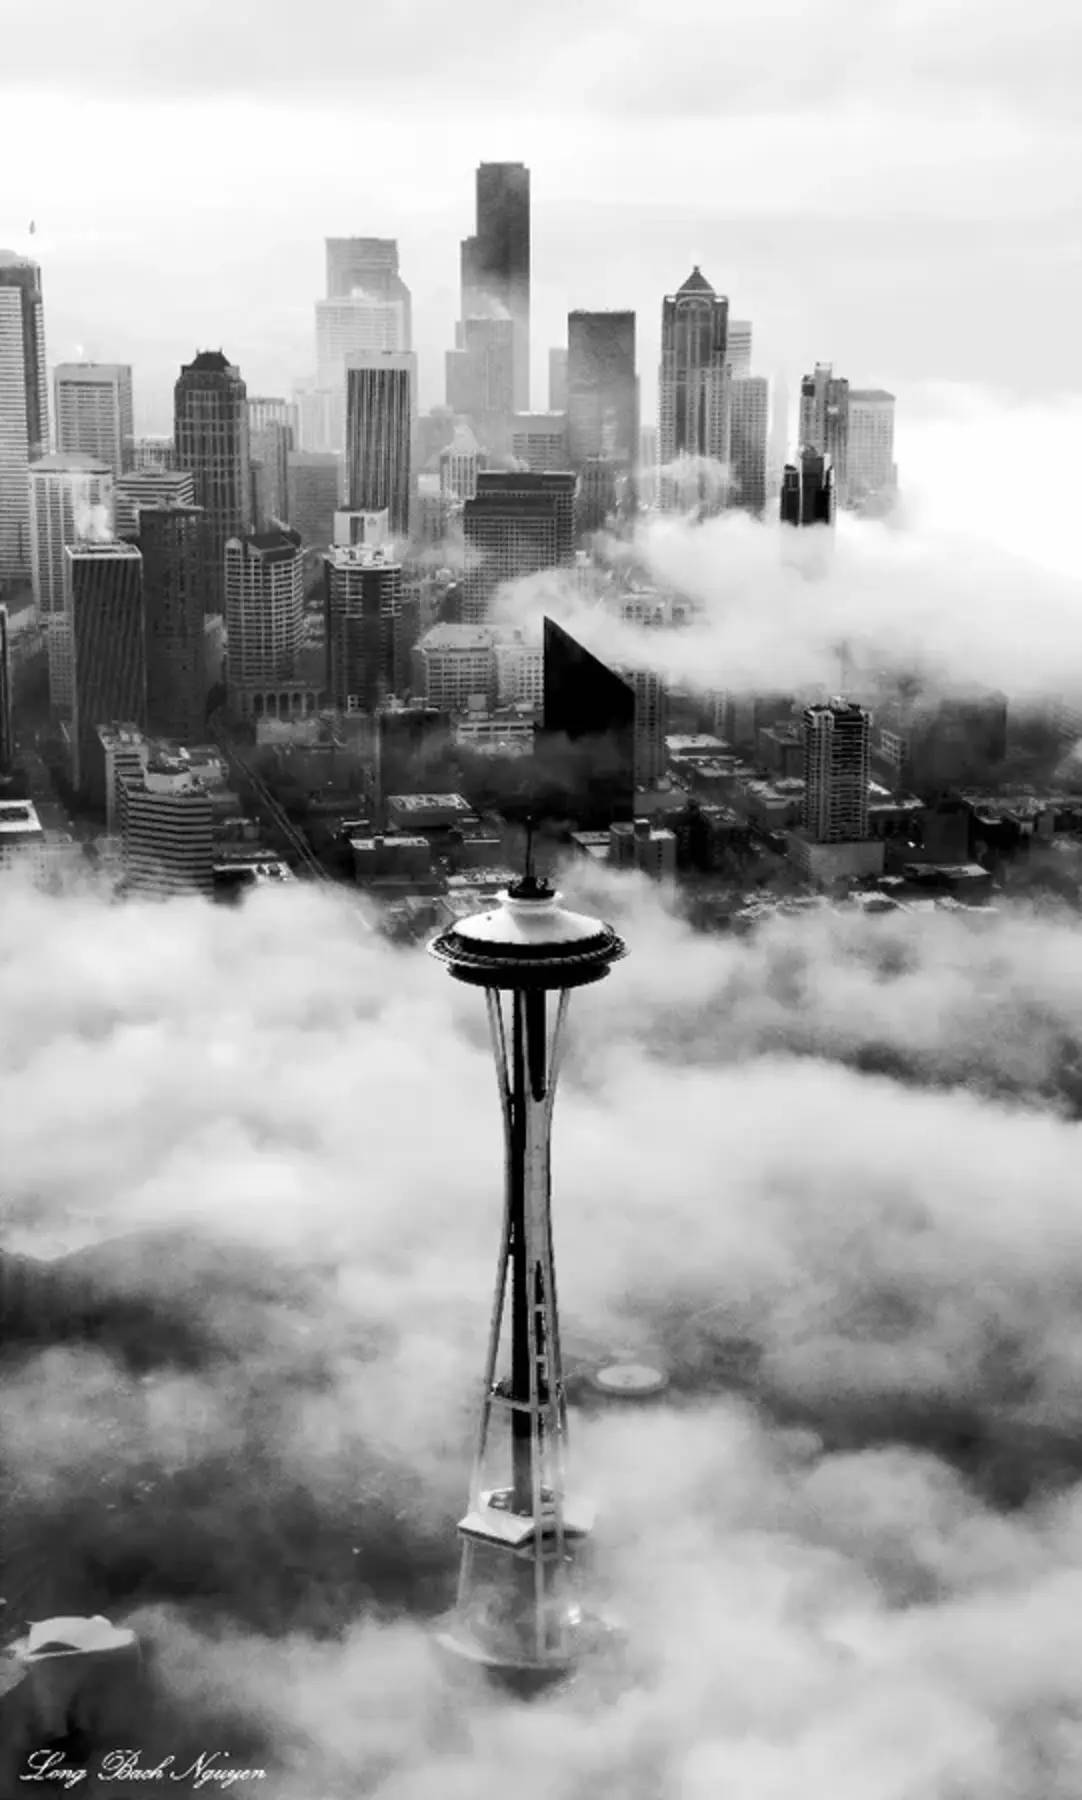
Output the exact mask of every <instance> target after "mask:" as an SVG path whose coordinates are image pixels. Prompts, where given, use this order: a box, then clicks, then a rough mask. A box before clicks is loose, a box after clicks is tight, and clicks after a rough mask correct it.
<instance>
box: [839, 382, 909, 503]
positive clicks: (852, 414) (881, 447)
mask: <svg viewBox="0 0 1082 1800" xmlns="http://www.w3.org/2000/svg"><path fill="white" fill-rule="evenodd" d="M897 482H898V471H897V469H896V467H895V464H894V395H893V394H888V393H887V391H886V389H885V388H850V390H849V498H850V500H853V501H860V500H865V499H870V498H871V497H872V496H873V495H876V494H888V493H891V492H892V491H893V490H894V488H895V487H896V486H897Z"/></svg>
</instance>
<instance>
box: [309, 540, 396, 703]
mask: <svg viewBox="0 0 1082 1800" xmlns="http://www.w3.org/2000/svg"><path fill="white" fill-rule="evenodd" d="M323 571H324V612H325V619H326V647H327V693H328V695H329V697H330V702H331V705H332V706H333V707H335V708H336V709H337V710H338V711H339V712H368V713H371V712H375V710H376V708H377V707H378V706H380V705H381V704H382V703H383V702H384V701H385V700H387V699H388V697H389V696H390V695H392V694H394V693H395V692H396V691H397V690H398V689H400V688H402V687H405V686H406V685H407V683H406V671H405V670H404V669H399V668H397V667H396V660H397V659H396V657H395V644H396V625H397V622H398V620H399V618H400V617H401V613H402V564H401V563H400V562H399V561H397V560H396V558H395V557H394V555H393V552H390V551H388V550H387V549H385V548H383V547H382V546H380V545H370V544H351V545H348V546H339V547H337V548H336V549H333V550H330V551H328V553H327V555H326V556H325V557H324V559H323Z"/></svg>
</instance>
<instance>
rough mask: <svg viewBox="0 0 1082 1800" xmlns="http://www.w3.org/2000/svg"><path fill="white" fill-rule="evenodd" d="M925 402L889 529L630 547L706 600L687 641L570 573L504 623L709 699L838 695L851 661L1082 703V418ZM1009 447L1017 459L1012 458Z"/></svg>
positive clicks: (904, 460) (548, 582)
mask: <svg viewBox="0 0 1082 1800" xmlns="http://www.w3.org/2000/svg"><path fill="white" fill-rule="evenodd" d="M913 400H914V403H915V404H916V405H917V406H918V407H920V408H921V410H920V411H918V412H917V415H916V417H915V418H914V419H911V420H910V421H909V424H908V428H907V430H908V445H907V444H906V442H905V440H904V437H903V442H902V444H901V446H900V449H899V459H900V462H901V479H902V496H903V497H902V504H901V507H900V509H899V513H898V515H897V517H896V518H894V519H891V520H890V521H888V522H885V523H878V522H872V521H869V520H863V519H854V518H853V517H851V516H850V515H847V514H844V513H843V514H841V515H840V517H839V520H838V526H837V531H836V534H835V540H834V543H833V546H832V547H829V534H828V533H827V532H826V531H824V530H822V529H820V528H815V529H813V530H810V531H794V530H792V529H791V528H789V527H782V526H780V525H778V524H777V523H776V522H774V521H773V520H768V521H766V522H765V523H761V524H760V523H757V522H756V521H754V520H751V519H748V518H746V517H745V516H743V515H741V514H728V515H723V516H722V517H720V518H718V519H716V520H711V521H708V522H706V523H705V524H702V525H690V524H688V523H687V522H685V521H684V520H682V519H679V518H671V517H670V518H666V517H660V518H658V517H655V518H651V519H648V520H647V521H646V522H645V523H644V524H643V526H642V527H641V529H640V531H639V534H638V536H637V538H636V540H635V543H634V546H633V550H634V554H635V556H636V559H637V562H638V564H639V567H640V570H641V573H642V575H643V576H644V577H645V579H646V580H647V581H648V582H652V583H654V584H655V585H656V586H657V587H658V588H659V589H660V590H662V591H663V592H675V593H678V594H683V595H685V596H687V597H688V598H689V599H690V600H692V601H693V602H694V603H695V606H696V609H697V616H696V617H695V619H694V622H693V623H692V625H691V626H690V627H689V628H688V629H687V630H684V631H681V632H659V631H656V630H650V631H645V632H644V631H641V630H639V629H637V628H635V627H632V626H624V625H621V624H620V622H619V621H614V620H613V619H612V618H611V617H610V616H608V614H607V613H606V612H605V611H604V610H603V609H601V608H599V607H598V605H597V603H596V602H595V601H593V600H591V599H588V598H585V597H584V596H582V595H581V594H580V593H577V592H576V591H575V589H574V587H573V585H572V584H571V583H569V582H566V581H565V580H564V579H563V578H562V577H560V576H558V575H556V574H548V575H540V576H536V577H533V578H532V579H531V580H529V581H525V582H522V583H519V584H518V586H517V587H516V588H515V589H513V590H512V591H511V592H510V593H509V594H508V595H506V596H505V598H504V602H503V606H504V612H505V615H506V616H507V617H508V618H510V619H512V620H514V621H515V622H518V623H522V622H524V621H529V622H536V621H537V620H539V618H540V617H541V616H542V615H543V614H544V613H546V612H548V613H550V614H551V615H552V616H553V617H555V618H556V619H558V620H559V621H560V622H561V623H562V624H565V625H566V626H567V628H568V629H569V630H570V631H571V632H572V633H575V632H578V633H579V634H580V635H581V636H582V638H583V640H584V641H585V642H586V643H588V644H589V645H590V647H591V648H593V649H595V650H596V651H597V653H598V654H599V655H602V656H603V657H607V658H609V659H610V660H612V661H616V662H626V663H628V664H630V665H632V666H647V667H652V668H655V669H657V670H658V672H659V673H661V674H662V675H664V676H665V677H667V678H668V679H670V680H673V681H676V682H680V683H683V684H687V685H690V686H692V687H695V688H698V689H700V690H706V689H711V688H721V689H724V688H735V689H750V690H752V691H760V692H762V691H778V690H779V689H780V690H785V689H787V688H790V687H792V688H803V687H806V686H813V685H821V686H826V687H828V688H831V689H834V690H836V689H837V687H838V685H839V683H841V682H845V681H847V680H848V679H849V678H850V677H849V676H846V675H843V674H842V669H843V660H842V648H843V646H844V647H845V648H846V651H847V661H846V664H845V665H844V666H845V667H847V668H848V669H849V670H850V671H852V670H853V669H854V668H856V669H857V670H863V671H864V672H865V674H866V676H868V675H870V676H874V675H875V674H876V673H877V672H878V671H880V670H884V669H887V670H889V669H894V670H904V671H915V672H917V673H918V674H919V675H920V676H922V677H923V678H924V679H926V680H927V681H928V682H929V683H930V684H931V685H936V684H939V683H944V684H948V685H950V684H953V685H963V686H964V685H968V684H970V683H974V682H976V683H981V684H985V685H988V686H990V687H994V688H999V689H1002V690H1004V691H1005V692H1007V693H1008V694H1010V695H1011V697H1012V698H1016V699H1030V698H1034V697H1046V696H1049V695H1057V694H1064V693H1077V692H1079V691H1082V635H1080V633H1079V630H1078V622H1079V619H1080V618H1082V590H1080V588H1079V583H1078V577H1077V561H1076V551H1075V546H1074V541H1073V529H1072V525H1071V520H1072V518H1073V511H1072V506H1071V501H1070V497H1069V494H1068V491H1067V489H1068V483H1069V480H1070V469H1071V467H1072V466H1073V465H1072V462H1071V459H1070V456H1069V454H1068V449H1067V447H1068V444H1069V443H1070V442H1072V441H1073V440H1074V438H1075V436H1076V435H1077V431H1078V429H1079V428H1080V427H1082V407H1080V406H1079V405H1078V404H1077V403H1076V402H1074V401H1070V402H1068V401H1066V400H1065V401H1064V402H1062V403H1061V404H1060V405H1058V406H1055V407H1051V406H1050V407H1012V406H1010V405H1009V404H1007V403H1005V402H1004V401H1003V399H1002V398H1001V397H997V396H994V395H989V394H981V393H980V392H978V391H977V390H973V389H964V388H946V389H939V390H936V391H929V390H925V391H923V392H919V391H918V392H917V393H916V394H914V396H913ZM922 403H923V404H922ZM1008 427H1009V431H1008ZM1008 435H1009V436H1010V437H1011V439H1012V441H1013V443H1014V444H1015V445H1016V446H1017V449H1018V451H1019V455H1018V456H1017V460H1016V461H1012V458H1011V456H1007V458H1006V462H1005V460H1004V444H1005V442H1006V439H1007V437H1008ZM1042 444H1043V445H1044V447H1045V449H1044V453H1043V454H1041V455H1038V454H1037V451H1038V446H1039V445H1042ZM907 450H908V456H907ZM1027 450H1032V452H1033V456H1032V458H1030V457H1029V456H1028V455H1027V454H1026V451H1027ZM1060 450H1062V451H1063V460H1062V463H1060V462H1059V460H1058V454H1057V453H1058V452H1059V451H1060ZM1049 452H1051V454H1049ZM1005 468H1006V469H1009V470H1010V471H1011V474H1010V476H1009V477H1008V479H1007V487H1006V489H1005V488H1004V470H1005ZM1014 471H1017V473H1016V474H1015V473H1014Z"/></svg>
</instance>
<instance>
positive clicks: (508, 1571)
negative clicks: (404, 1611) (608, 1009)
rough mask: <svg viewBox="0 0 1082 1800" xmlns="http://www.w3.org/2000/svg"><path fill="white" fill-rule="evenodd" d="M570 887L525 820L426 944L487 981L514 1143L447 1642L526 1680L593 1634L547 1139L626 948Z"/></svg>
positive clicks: (557, 1671)
mask: <svg viewBox="0 0 1082 1800" xmlns="http://www.w3.org/2000/svg"><path fill="white" fill-rule="evenodd" d="M561 898H562V896H561V895H559V894H557V893H555V892H554V890H553V889H552V887H551V886H550V885H549V884H548V882H547V881H545V880H543V879H539V878H538V876H537V874H536V872H535V869H534V857H533V831H532V827H529V828H528V829H527V842H526V866H525V873H524V874H523V876H522V878H521V879H520V880H519V881H516V882H514V883H513V884H512V886H511V887H509V888H508V889H507V890H506V891H505V892H504V893H501V894H500V896H499V905H498V906H496V907H495V908H493V909H492V910H490V911H487V912H482V913H478V914H475V915H473V916H471V917H468V918H465V919H461V920H459V921H458V922H457V923H456V924H455V925H454V926H452V927H451V928H450V929H448V930H447V931H444V932H441V934H440V935H439V937H437V938H436V939H435V940H434V941H433V942H432V943H431V944H430V945H429V950H430V952H431V954H432V955H433V956H435V957H437V958H438V959H439V960H440V961H441V962H443V963H445V964H446V965H447V968H448V970H449V972H450V973H451V975H452V976H454V978H455V980H456V981H462V982H466V983H467V984H469V985H471V986H474V987H480V988H483V989H484V990H485V998H486V1000H487V1003H488V1016H489V1025H490V1028H491V1033H492V1046H493V1051H494V1054H495V1059H496V1077H497V1083H498V1088H499V1095H500V1101H501V1106H502V1111H503V1121H504V1136H505V1148H506V1163H505V1173H506V1180H505V1193H504V1207H503V1228H502V1232H501V1235H500V1247H499V1254H498V1258H497V1266H496V1292H495V1299H494V1304H493V1309H492V1321H491V1327H490V1330H489V1338H488V1351H487V1355H486V1360H485V1372H484V1381H483V1387H482V1398H481V1417H480V1424H479V1431H478V1438H477V1448H476V1454H475V1457H474V1463H473V1472H472V1476H471V1481H470V1493H469V1505H468V1510H467V1512H466V1515H465V1517H464V1518H463V1519H462V1520H460V1522H459V1527H458V1529H459V1534H460V1536H461V1539H462V1561H461V1566H460V1572H459V1583H458V1599H457V1604H456V1608H455V1612H454V1616H453V1618H452V1620H451V1622H450V1624H449V1626H448V1628H447V1630H446V1631H445V1632H443V1633H442V1634H441V1637H440V1642H441V1644H442V1646H443V1648H444V1649H446V1650H449V1651H451V1652H453V1653H454V1654H455V1655H456V1656H458V1657H461V1658H464V1659H465V1660H467V1661H469V1662H472V1663H475V1664H477V1665H479V1666H481V1667H482V1668H485V1669H487V1670H488V1671H489V1672H490V1673H491V1674H492V1675H493V1676H495V1677H497V1678H499V1679H501V1680H503V1681H504V1682H506V1683H507V1684H509V1685H511V1686H512V1687H514V1688H515V1689H517V1690H518V1691H525V1692H530V1691H533V1690H534V1689H536V1688H539V1687H543V1686H545V1685H546V1684H548V1683H549V1682H551V1681H554V1680H559V1679H561V1678H562V1677H564V1676H565V1675H567V1674H569V1673H570V1672H571V1671H572V1669H573V1668H574V1666H575V1663H576V1661H577V1659H578V1657H579V1655H580V1654H581V1652H582V1650H583V1649H584V1648H585V1647H586V1646H587V1644H588V1642H589V1638H590V1622H589V1620H588V1619H587V1618H586V1617H585V1616H584V1615H583V1612H582V1609H581V1607H580V1606H579V1604H578V1602H577V1599H576V1584H575V1568H574V1553H575V1548H576V1545H577V1544H579V1543H581V1542H582V1540H583V1539H585V1538H586V1537H587V1536H588V1535H589V1531H590V1525H591V1520H590V1519H589V1517H588V1516H587V1515H586V1513H585V1512H584V1510H583V1509H582V1508H581V1507H576V1506H575V1504H574V1503H573V1501H572V1500H570V1499H569V1498H568V1495H567V1493H566V1490H565V1458H566V1450H567V1405H566V1400H565V1397H564V1378H563V1365H562V1360H561V1353H560V1327H559V1317H558V1313H557V1305H556V1265H555V1258H554V1254H553V1236H552V1219H551V1211H550V1178H549V1146H550V1138H551V1131H552V1106H553V1098H554V1095H555V1089H556V1077H557V1072H558V1067H559V1052H560V1040H561V1037H562V1032H563V1026H564V1021H565V1018H566V1013H567V1002H568V996H569V995H570V993H571V991H572V989H573V988H579V987H586V986H588V985H589V984H590V983H592V982H595V981H601V980H602V979H603V978H604V977H605V976H606V975H607V974H608V972H609V969H610V967H611V966H612V964H613V963H614V962H616V961H618V960H619V959H620V958H621V957H622V956H624V955H625V954H626V950H625V946H624V944H623V943H622V941H621V940H620V938H618V937H617V935H616V933H615V932H614V931H613V930H611V928H610V927H609V926H608V925H605V924H603V923H602V922H601V920H599V919H592V918H587V917H584V916H583V915H582V914H580V913H572V912H566V911H564V909H563V908H562V906H561V904H560V901H561Z"/></svg>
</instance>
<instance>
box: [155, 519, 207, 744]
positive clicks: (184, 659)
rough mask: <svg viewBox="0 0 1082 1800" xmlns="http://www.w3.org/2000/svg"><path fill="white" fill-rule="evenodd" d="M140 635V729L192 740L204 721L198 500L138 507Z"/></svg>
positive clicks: (202, 541) (202, 545) (203, 576)
mask: <svg viewBox="0 0 1082 1800" xmlns="http://www.w3.org/2000/svg"><path fill="white" fill-rule="evenodd" d="M139 548H140V551H141V553H142V557H143V609H144V629H145V634H146V664H147V712H146V717H147V728H148V730H150V731H152V732H156V733H158V734H159V735H160V736H161V737H165V738H171V739H173V740H174V741H175V742H178V743H198V741H199V740H200V738H201V737H202V736H203V733H204V730H205V728H206V713H207V691H208V684H207V678H206V644H205V632H206V588H207V566H206V536H205V515H204V513H203V511H202V508H201V507H198V506H186V505H173V506H144V507H143V508H142V509H141V511H140V514H139Z"/></svg>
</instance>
